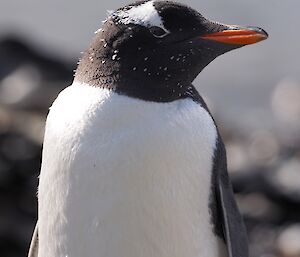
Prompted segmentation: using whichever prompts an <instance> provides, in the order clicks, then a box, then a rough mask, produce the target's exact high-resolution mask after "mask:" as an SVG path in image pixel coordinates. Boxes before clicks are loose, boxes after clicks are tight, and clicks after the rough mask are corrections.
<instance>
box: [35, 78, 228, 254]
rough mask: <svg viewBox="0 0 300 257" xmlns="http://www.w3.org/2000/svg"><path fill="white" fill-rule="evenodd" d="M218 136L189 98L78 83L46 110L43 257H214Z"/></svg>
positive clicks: (41, 205)
mask: <svg viewBox="0 0 300 257" xmlns="http://www.w3.org/2000/svg"><path fill="white" fill-rule="evenodd" d="M216 137H217V132H216V128H215V125H214V122H213V120H212V118H211V117H210V115H209V114H208V113H207V111H206V110H205V109H204V108H202V107H201V105H200V104H198V103H195V102H194V101H192V100H191V99H182V100H178V101H174V102H170V103H154V102H146V101H142V100H138V99H132V98H129V97H126V96H122V95H118V94H116V93H114V92H111V91H109V90H107V89H101V88H96V87H91V86H89V85H85V84H79V83H74V84H73V85H72V86H70V87H69V88H67V89H65V90H64V91H63V92H62V93H61V94H60V95H59V97H58V98H57V100H56V101H55V102H54V104H53V106H52V107H51V111H50V113H49V116H48V119H47V125H46V132H45V142H44V149H43V162H42V170H41V176H40V185H39V257H58V256H64V257H65V256H68V257H83V256H88V257H99V256H101V257H141V256H143V257H154V256H155V257H183V256H184V257H196V256H201V257H219V256H224V255H223V254H221V252H223V251H221V250H220V249H221V248H222V249H223V247H224V245H223V243H221V241H220V240H219V238H217V237H215V236H214V234H213V228H212V225H211V223H210V213H209V208H208V205H209V195H210V187H211V169H212V158H213V153H214V148H215V143H216Z"/></svg>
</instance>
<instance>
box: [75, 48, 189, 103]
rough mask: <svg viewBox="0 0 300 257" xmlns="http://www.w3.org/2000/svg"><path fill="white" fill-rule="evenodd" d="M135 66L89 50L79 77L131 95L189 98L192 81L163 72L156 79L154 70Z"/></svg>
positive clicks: (150, 98)
mask: <svg viewBox="0 0 300 257" xmlns="http://www.w3.org/2000/svg"><path fill="white" fill-rule="evenodd" d="M138 69H140V68H139V67H133V68H131V70H129V69H128V67H126V65H122V63H120V62H118V61H116V62H112V61H111V60H110V58H108V57H100V58H99V57H97V56H96V54H92V53H90V52H89V51H88V52H86V53H85V54H84V56H83V58H82V59H81V61H80V64H79V66H78V68H77V71H76V76H75V81H77V82H80V83H85V84H88V85H91V86H95V87H101V88H107V89H110V90H113V91H114V92H116V93H118V94H121V95H127V96H129V97H133V98H137V99H141V100H145V101H153V102H172V101H175V100H178V99H182V98H186V97H187V96H188V93H189V92H190V90H191V89H190V88H191V87H192V85H191V83H190V82H186V81H185V82H182V81H180V80H177V79H173V78H170V75H169V74H166V75H164V74H163V72H162V76H161V79H160V80H159V79H152V78H151V72H148V73H147V71H146V70H144V69H143V70H140V71H137V70H138Z"/></svg>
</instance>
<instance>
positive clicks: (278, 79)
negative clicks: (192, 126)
mask: <svg viewBox="0 0 300 257" xmlns="http://www.w3.org/2000/svg"><path fill="white" fill-rule="evenodd" d="M182 2H183V3H186V4H188V5H191V6H192V7H194V8H195V9H197V10H199V11H200V12H201V13H202V14H203V15H204V16H206V17H208V18H210V19H212V20H217V21H220V22H223V23H228V24H240V25H254V26H255V25H256V26H261V27H263V28H264V29H265V30H266V31H267V32H268V33H269V35H270V38H269V39H268V40H267V41H264V42H262V43H259V44H257V45H253V46H248V47H245V48H243V49H239V50H237V51H233V52H231V53H227V54H226V55H224V56H221V57H219V58H218V59H217V60H215V61H214V62H213V63H212V64H210V65H209V66H208V67H207V68H206V69H205V70H204V71H203V72H202V73H201V74H200V76H199V77H198V78H197V80H196V81H195V83H194V84H195V86H196V87H197V89H198V90H199V91H200V93H201V94H202V95H204V96H205V99H206V100H207V102H208V105H209V107H210V109H211V110H212V112H213V114H214V116H215V118H216V120H217V123H218V124H219V127H220V129H221V133H222V136H223V138H224V140H225V144H226V148H227V152H228V162H229V171H230V176H231V178H232V181H233V185H234V190H235V192H236V197H237V200H238V204H239V207H240V210H241V212H242V214H243V215H244V217H245V221H246V225H247V229H248V234H249V241H250V253H251V257H259V256H261V257H299V256H300V62H299V50H300V44H299V42H300V34H299V32H298V31H299V9H300V2H299V1H297V0H285V1H282V0H272V1H270V0H265V1H263V3H262V2H261V1H259V0H252V1H239V0H227V1H217V0H201V1H198V0H189V1H182ZM126 3H128V2H127V1H123V0H122V1H121V0H110V1H106V0H105V1H99V0H97V1H96V0H87V1H71V0H64V1H60V0H51V1H50V0H44V1H39V0H26V1H18V2H16V1H11V0H1V1H0V255H1V257H15V256H26V254H27V250H28V247H29V243H30V239H31V234H32V231H33V228H34V224H35V222H36V219H37V212H36V211H37V199H36V192H37V184H38V174H39V168H40V160H41V146H42V140H43V129H44V123H45V117H46V115H47V112H48V108H49V106H50V105H51V102H52V101H53V99H55V97H56V96H57V94H58V92H59V91H61V90H62V89H63V88H65V87H66V86H68V85H69V84H71V83H72V79H73V70H74V69H75V68H76V63H77V60H78V58H79V57H80V52H81V51H83V50H84V49H85V48H87V46H88V44H89V41H90V40H91V38H92V37H93V34H94V31H96V30H97V29H98V28H99V27H100V26H101V24H102V23H101V21H102V20H104V19H105V18H106V16H107V10H114V9H117V8H118V7H120V6H121V5H124V4H126Z"/></svg>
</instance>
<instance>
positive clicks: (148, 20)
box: [116, 1, 169, 32]
mask: <svg viewBox="0 0 300 257" xmlns="http://www.w3.org/2000/svg"><path fill="white" fill-rule="evenodd" d="M116 15H117V16H119V18H120V21H121V22H122V23H124V24H129V23H133V24H138V25H142V26H144V27H153V26H156V27H160V28H162V29H163V30H164V31H165V32H169V31H168V30H167V29H166V28H165V26H164V25H163V21H162V18H161V17H160V15H159V13H158V12H157V10H156V9H155V6H154V1H148V2H145V3H143V4H140V5H137V6H133V7H131V8H130V9H129V10H121V11H117V12H116Z"/></svg>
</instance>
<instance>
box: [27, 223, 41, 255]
mask: <svg viewBox="0 0 300 257" xmlns="http://www.w3.org/2000/svg"><path fill="white" fill-rule="evenodd" d="M38 251H39V238H38V223H36V225H35V229H34V232H33V235H32V239H31V243H30V248H29V253H28V257H38Z"/></svg>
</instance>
